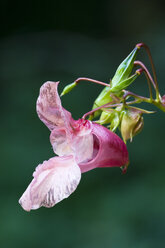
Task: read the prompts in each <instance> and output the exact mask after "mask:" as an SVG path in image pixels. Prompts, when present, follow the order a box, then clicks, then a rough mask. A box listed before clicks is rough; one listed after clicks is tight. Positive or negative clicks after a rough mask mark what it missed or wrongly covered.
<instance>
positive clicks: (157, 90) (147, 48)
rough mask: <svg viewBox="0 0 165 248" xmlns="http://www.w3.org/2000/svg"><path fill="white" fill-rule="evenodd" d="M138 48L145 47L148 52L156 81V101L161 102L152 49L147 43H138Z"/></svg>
mask: <svg viewBox="0 0 165 248" xmlns="http://www.w3.org/2000/svg"><path fill="white" fill-rule="evenodd" d="M136 47H138V48H140V47H144V48H145V50H146V52H147V54H148V57H149V60H150V63H151V68H152V73H153V77H154V81H155V90H156V99H157V100H160V94H159V87H158V81H157V76H156V70H155V65H154V62H153V59H152V55H151V52H150V49H149V47H148V46H147V45H146V44H145V43H138V44H137V45H136Z"/></svg>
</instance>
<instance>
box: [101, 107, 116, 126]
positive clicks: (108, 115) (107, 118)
mask: <svg viewBox="0 0 165 248" xmlns="http://www.w3.org/2000/svg"><path fill="white" fill-rule="evenodd" d="M113 111H114V110H113V109H108V112H107V111H102V113H101V116H100V120H99V123H100V124H101V125H104V124H109V123H110V122H111V119H112V116H113Z"/></svg>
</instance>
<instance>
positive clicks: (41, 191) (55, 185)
mask: <svg viewBox="0 0 165 248" xmlns="http://www.w3.org/2000/svg"><path fill="white" fill-rule="evenodd" d="M33 177H34V179H33V180H32V182H31V183H30V185H29V186H28V188H27V189H26V191H25V192H24V194H23V195H22V197H21V198H20V200H19V203H20V204H21V205H22V207H23V209H24V210H26V211H30V210H31V209H38V208H40V207H41V206H44V207H48V208H49V207H53V206H54V205H55V204H57V203H58V202H60V201H61V200H63V199H64V198H67V197H68V196H69V195H70V194H71V193H73V192H74V191H75V189H76V188H77V185H78V184H79V182H80V178H81V172H80V169H79V167H78V165H77V163H76V162H75V160H74V158H73V157H72V156H67V157H54V158H51V159H49V160H48V161H44V162H43V164H40V165H39V166H38V167H37V168H36V171H35V172H34V173H33Z"/></svg>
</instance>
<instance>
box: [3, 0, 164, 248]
mask: <svg viewBox="0 0 165 248" xmlns="http://www.w3.org/2000/svg"><path fill="white" fill-rule="evenodd" d="M163 2H164V1H160V0H159V1H158V0H157V1H143V0H139V1H122V0H119V1H108V0H102V1H99V0H95V1H94V0H90V1H58V0H48V1H43V0H40V1H26V2H23V1H7V0H6V1H2V2H1V3H0V10H1V30H0V83H1V98H0V101H1V129H0V131H1V135H0V137H1V138H0V142H1V146H0V147H1V166H0V168H1V169H0V170H1V173H0V186H1V187H0V191H1V203H0V247H1V248H13V247H18V248H22V247H24V248H29V247H30V248H36V247H40V248H42V247H44V248H45V247H47V248H56V247H58V248H77V247H79V248H100V247H105V248H109V247H114V248H116V247H117V248H128V247H134V248H155V247H158V248H159V247H161V248H162V247H164V245H165V197H164V195H165V180H164V178H165V162H164V140H165V132H164V127H165V114H164V113H162V112H160V111H159V110H157V109H156V108H153V110H156V111H157V112H156V113H155V114H154V115H148V116H145V117H144V121H145V125H144V129H143V131H142V133H141V134H139V135H138V136H137V137H135V138H134V139H133V142H132V143H129V142H128V150H129V153H130V161H131V162H130V166H129V169H128V171H127V173H126V174H125V175H122V173H121V170H120V169H119V168H104V169H96V170H93V171H90V172H88V173H85V174H83V175H82V179H81V183H80V184H79V186H78V188H77V190H76V191H75V192H74V193H73V194H72V195H71V196H70V197H69V198H68V199H66V200H64V201H62V202H60V203H59V204H57V206H55V207H53V208H51V209H46V208H41V209H39V210H36V211H31V212H30V213H27V212H25V211H24V210H23V209H22V208H21V206H20V205H19V204H18V199H19V198H20V196H21V195H22V193H23V192H24V190H25V189H26V187H27V185H28V184H29V182H30V181H31V179H32V173H33V171H34V169H35V167H36V166H37V165H38V164H39V163H41V162H42V161H43V160H47V159H49V158H50V157H53V156H54V154H53V151H52V148H51V145H50V143H49V130H48V129H47V128H46V127H45V126H44V125H43V123H42V122H41V121H40V120H39V119H38V117H37V114H36V110H35V108H36V106H35V105H36V99H37V97H38V93H39V88H40V86H41V85H42V84H43V83H44V82H45V81H47V80H52V81H59V80H60V81H61V83H60V86H59V91H60V92H61V90H62V88H63V87H64V86H65V85H66V84H68V83H71V82H73V81H74V80H75V79H76V78H77V77H80V76H81V77H82V76H83V77H90V78H93V79H97V80H101V81H104V82H109V79H110V78H112V77H113V75H114V73H115V70H116V68H117V66H118V65H119V63H120V62H121V61H122V60H123V59H124V58H125V57H126V56H127V55H128V54H129V52H130V51H131V50H132V49H133V48H134V46H135V44H136V43H138V42H145V43H147V44H148V46H149V47H150V49H151V52H152V55H153V58H154V62H155V66H156V70H157V76H158V81H159V86H160V91H161V93H162V94H165V86H164V83H165V82H164V80H165V76H164V64H165V46H164V45H165V16H164V11H165V7H164V4H163ZM139 59H142V60H143V61H144V62H145V63H146V65H149V62H148V58H147V55H146V53H145V51H144V50H143V49H141V51H140V52H139ZM149 68H150V67H149ZM130 88H131V90H132V91H134V92H137V93H141V94H142V95H144V96H147V94H148V91H147V86H146V82H145V79H144V76H141V77H140V78H139V79H138V80H136V81H135V83H134V84H133V85H132V86H131V87H130ZM101 89H102V87H101V86H98V85H94V84H90V83H86V82H82V83H81V85H79V86H78V87H77V88H76V89H75V90H74V91H73V92H71V93H70V94H68V95H66V96H64V97H63V98H62V102H63V106H64V107H65V108H67V109H68V110H69V111H71V112H72V115H73V117H74V118H75V119H78V118H80V117H81V116H82V115H83V114H84V113H85V112H87V111H89V110H90V108H91V106H92V103H93V101H94V99H95V98H96V97H97V95H98V94H99V92H100V90H101ZM146 108H147V109H151V108H150V107H149V106H146Z"/></svg>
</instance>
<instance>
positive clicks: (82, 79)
mask: <svg viewBox="0 0 165 248" xmlns="http://www.w3.org/2000/svg"><path fill="white" fill-rule="evenodd" d="M80 81H88V82H92V83H95V84H100V85H103V86H106V87H110V85H109V84H106V83H104V82H101V81H98V80H95V79H91V78H86V77H80V78H77V79H76V80H75V81H74V83H76V84H78V83H79V82H80Z"/></svg>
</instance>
